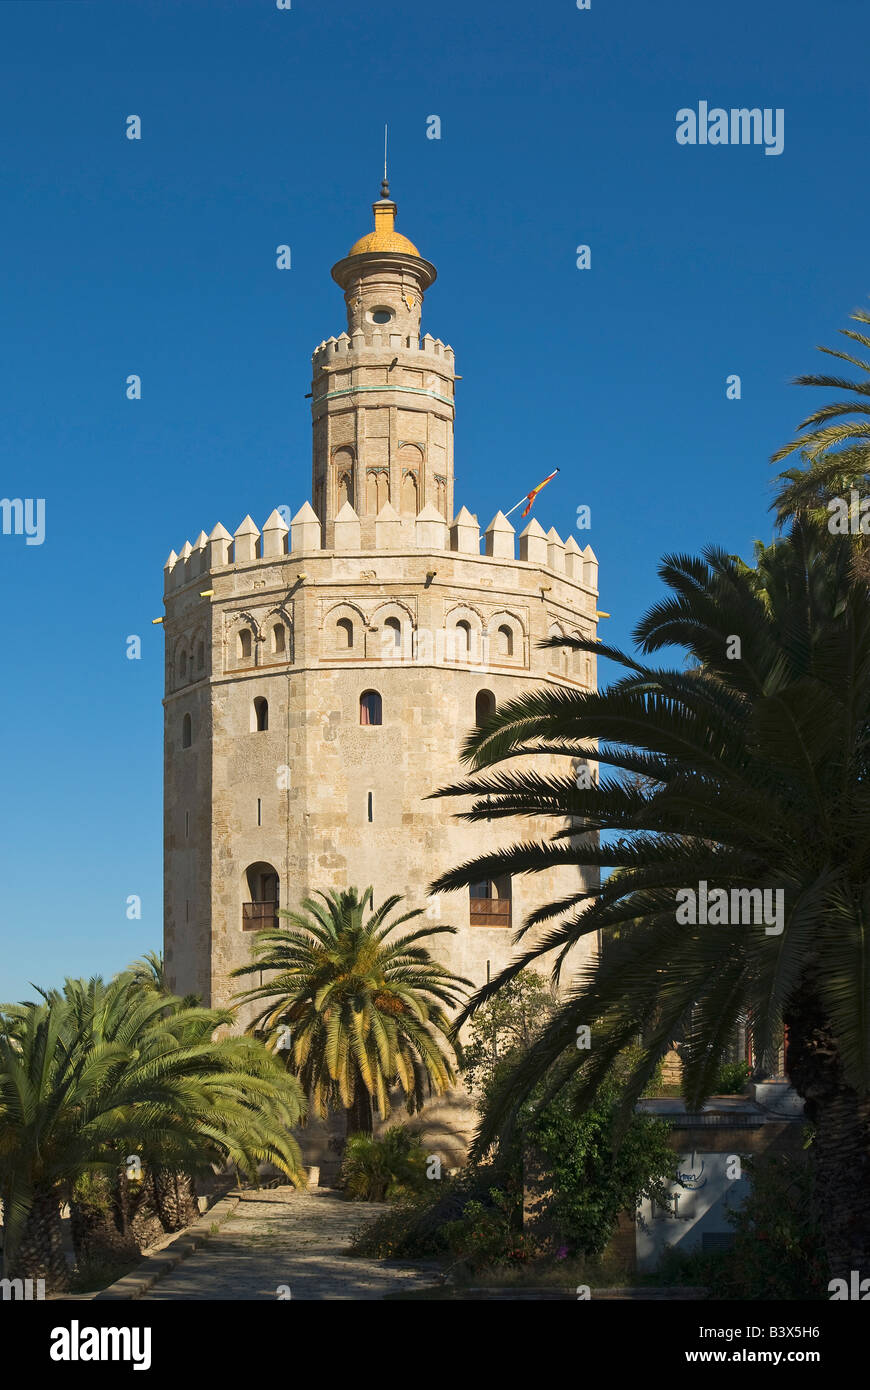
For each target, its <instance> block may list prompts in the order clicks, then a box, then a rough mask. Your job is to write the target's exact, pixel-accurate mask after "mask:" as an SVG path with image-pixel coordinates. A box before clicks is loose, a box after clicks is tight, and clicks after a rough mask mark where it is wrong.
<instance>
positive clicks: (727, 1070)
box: [714, 1062, 749, 1096]
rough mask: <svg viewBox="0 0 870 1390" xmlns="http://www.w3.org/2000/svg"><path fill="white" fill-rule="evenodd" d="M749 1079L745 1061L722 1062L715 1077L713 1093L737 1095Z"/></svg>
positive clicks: (747, 1065)
mask: <svg viewBox="0 0 870 1390" xmlns="http://www.w3.org/2000/svg"><path fill="white" fill-rule="evenodd" d="M748 1080H749V1064H748V1063H747V1062H723V1063H722V1065H721V1067H720V1068H719V1074H718V1076H717V1077H716V1085H715V1087H714V1094H715V1095H717V1096H738V1095H740V1092H741V1091H742V1090H743V1088H744V1086H745V1085H746V1083H747V1081H748Z"/></svg>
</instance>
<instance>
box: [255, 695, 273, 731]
mask: <svg viewBox="0 0 870 1390" xmlns="http://www.w3.org/2000/svg"><path fill="white" fill-rule="evenodd" d="M268 727H269V701H268V700H264V699H263V696H262V695H258V696H257V698H256V700H255V701H254V705H253V708H252V710H251V733H257V734H263V733H265V732H266V730H267V729H268Z"/></svg>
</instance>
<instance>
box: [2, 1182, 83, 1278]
mask: <svg viewBox="0 0 870 1390" xmlns="http://www.w3.org/2000/svg"><path fill="white" fill-rule="evenodd" d="M62 1229H63V1228H62V1227H61V1223H60V1199H59V1197H58V1194H57V1192H55V1191H54V1190H51V1189H49V1190H48V1191H45V1190H43V1191H39V1190H38V1189H37V1191H36V1192H35V1193H34V1195H33V1205H32V1206H31V1208H30V1214H29V1215H28V1217H27V1220H26V1222H25V1224H24V1230H23V1231H22V1233H21V1239H20V1241H19V1242H18V1249H17V1250H16V1252H15V1255H14V1257H13V1259H12V1260H11V1261H9V1262H7V1261H5V1260H4V1268H3V1275H4V1278H6V1279H44V1280H45V1288H46V1291H47V1292H48V1293H62V1292H63V1291H64V1290H65V1289H66V1288H67V1286H68V1284H69V1266H68V1264H67V1261H66V1255H65V1254H64V1250H63V1234H62Z"/></svg>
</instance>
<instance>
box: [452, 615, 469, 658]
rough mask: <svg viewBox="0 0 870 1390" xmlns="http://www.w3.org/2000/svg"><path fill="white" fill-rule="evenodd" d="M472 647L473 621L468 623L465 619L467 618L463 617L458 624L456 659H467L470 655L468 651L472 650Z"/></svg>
mask: <svg viewBox="0 0 870 1390" xmlns="http://www.w3.org/2000/svg"><path fill="white" fill-rule="evenodd" d="M470 649H471V623H467V622H466V621H465V619H464V618H462V619H461V620H460V621H459V622H458V623H457V624H456V649H455V655H456V660H457V661H464V660H465V659H466V657H467V656H468V653H469V650H470Z"/></svg>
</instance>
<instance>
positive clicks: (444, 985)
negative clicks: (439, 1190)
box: [233, 888, 469, 1134]
mask: <svg viewBox="0 0 870 1390" xmlns="http://www.w3.org/2000/svg"><path fill="white" fill-rule="evenodd" d="M317 897H318V898H321V899H322V900H323V902H322V903H320V902H318V901H316V900H315V899H314V898H306V899H305V901H304V902H303V903H302V912H282V913H281V916H282V917H285V918H286V919H287V922H288V924H289V925H288V928H287V929H284V928H281V927H278V928H272V929H269V930H267V931H262V932H258V933H257V935H256V938H255V941H254V959H253V961H252V962H251V964H250V965H244V966H241V967H240V968H239V969H237V970H235V971H234V972H233V974H234V975H237V976H241V975H253V974H258V973H259V972H260V971H267V970H268V971H275V972H277V974H275V975H274V976H273V978H272V979H270V980H268V981H266V982H265V983H263V984H261V985H259V986H257V987H256V988H254V989H250V990H247V991H245V992H244V993H243V994H242V995H241V996H240V998H241V999H242V1000H244V1001H246V1002H247V1001H255V1000H268V1001H269V1002H268V1003H267V1004H266V1005H265V1007H264V1008H262V1009H261V1010H260V1012H259V1013H258V1014H257V1016H256V1018H255V1019H254V1020H253V1022H252V1024H251V1027H252V1029H260V1030H262V1031H264V1032H265V1033H266V1035H267V1036H268V1038H269V1041H270V1044H271V1045H272V1046H273V1047H275V1048H276V1049H277V1050H283V1051H285V1053H286V1055H287V1065H288V1066H289V1068H290V1069H291V1071H293V1072H294V1073H295V1075H296V1076H298V1077H299V1080H300V1081H301V1083H302V1086H303V1089H304V1091H305V1094H306V1096H307V1097H308V1100H309V1103H310V1105H311V1108H312V1110H313V1111H314V1113H315V1114H317V1115H326V1114H327V1113H328V1112H329V1111H330V1110H335V1109H338V1108H339V1107H343V1108H344V1109H345V1110H346V1112H347V1132H348V1134H353V1133H369V1132H370V1131H371V1129H372V1104H373V1103H374V1105H375V1106H376V1107H377V1109H378V1112H379V1113H380V1114H381V1115H382V1116H384V1117H386V1116H388V1115H389V1114H390V1091H391V1089H392V1088H393V1087H395V1086H398V1087H399V1088H400V1089H401V1090H402V1091H403V1092H404V1095H405V1103H406V1107H407V1109H408V1111H409V1113H413V1112H414V1111H415V1110H419V1109H420V1108H421V1106H422V1105H423V1103H424V1100H425V1098H426V1096H427V1095H432V1094H433V1093H434V1094H436V1095H438V1094H440V1093H441V1092H443V1091H445V1090H446V1089H447V1088H448V1086H450V1085H452V1083H453V1082H454V1081H455V1079H456V1072H455V1068H454V1059H455V1047H454V1046H453V1044H452V1043H451V1042H450V1041H449V1033H450V1022H449V1018H448V1014H447V1012H446V1010H447V1009H452V1008H454V1007H455V1006H456V1004H457V1003H458V1002H459V999H460V993H459V989H460V986H463V985H467V984H469V981H468V980H464V979H461V978H460V977H459V976H457V975H453V974H452V973H451V972H450V971H449V970H447V969H446V968H445V967H444V966H442V965H439V964H438V963H437V962H436V961H434V960H433V959H432V956H431V955H430V953H429V950H428V947H427V946H426V945H423V944H422V943H423V942H425V941H427V939H429V938H431V937H434V936H438V935H441V934H444V933H451V934H452V933H454V932H455V928H454V927H448V926H425V927H420V928H418V929H417V930H416V931H411V932H406V933H403V934H402V935H401V936H399V937H396V938H395V939H394V940H392V941H390V940H388V938H389V937H391V936H392V934H393V933H394V932H395V931H396V930H397V929H398V928H399V927H401V926H403V925H404V924H405V923H406V922H410V921H413V920H414V918H416V917H419V916H420V915H421V911H422V909H419V908H418V909H416V910H415V911H413V912H405V913H403V914H402V915H401V916H399V917H396V918H394V920H393V921H392V922H390V921H388V920H387V919H388V917H389V915H390V913H391V912H392V911H393V908H394V907H395V906H396V905H397V904H398V903H400V902H401V901H402V899H401V896H400V895H398V894H396V895H394V896H393V897H390V898H387V900H386V901H385V902H384V903H382V904H381V906H380V907H379V908H375V907H374V903H373V898H372V889H371V888H367V889H366V890H365V892H364V893H363V895H362V897H360V896H359V895H358V893H357V890H356V889H355V888H350V889H348V890H347V891H345V892H341V893H328V894H327V893H318V895H317ZM369 913H370V915H367V914H369ZM288 1039H289V1042H288Z"/></svg>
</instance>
